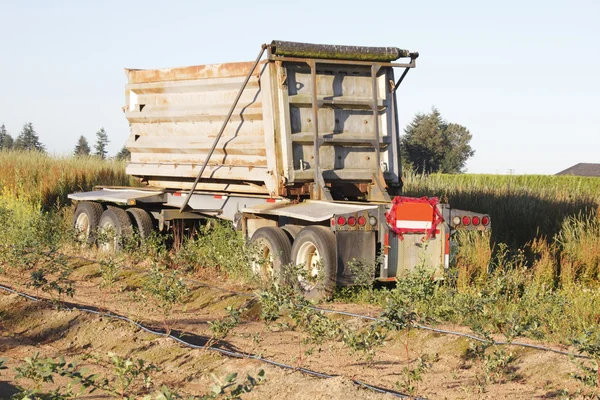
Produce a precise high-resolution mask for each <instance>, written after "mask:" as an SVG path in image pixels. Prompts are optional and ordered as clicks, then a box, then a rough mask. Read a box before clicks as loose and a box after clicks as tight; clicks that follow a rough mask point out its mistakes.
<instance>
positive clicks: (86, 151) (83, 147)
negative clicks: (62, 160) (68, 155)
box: [73, 135, 91, 156]
mask: <svg viewBox="0 0 600 400" xmlns="http://www.w3.org/2000/svg"><path fill="white" fill-rule="evenodd" d="M90 151H91V150H90V145H89V144H88V141H87V139H86V138H85V137H84V136H83V135H81V136H79V140H78V141H77V145H76V146H75V150H74V151H73V154H74V155H75V156H89V155H90Z"/></svg>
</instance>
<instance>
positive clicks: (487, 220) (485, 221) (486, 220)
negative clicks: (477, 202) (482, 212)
mask: <svg viewBox="0 0 600 400" xmlns="http://www.w3.org/2000/svg"><path fill="white" fill-rule="evenodd" d="M481 224H482V225H483V226H488V225H489V224H490V217H488V216H487V215H486V216H485V217H483V218H481Z"/></svg>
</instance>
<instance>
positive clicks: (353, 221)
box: [348, 217, 356, 226]
mask: <svg viewBox="0 0 600 400" xmlns="http://www.w3.org/2000/svg"><path fill="white" fill-rule="evenodd" d="M348 225H350V226H354V225H356V218H354V217H348Z"/></svg>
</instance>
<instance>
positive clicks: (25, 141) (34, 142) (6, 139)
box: [0, 122, 130, 160]
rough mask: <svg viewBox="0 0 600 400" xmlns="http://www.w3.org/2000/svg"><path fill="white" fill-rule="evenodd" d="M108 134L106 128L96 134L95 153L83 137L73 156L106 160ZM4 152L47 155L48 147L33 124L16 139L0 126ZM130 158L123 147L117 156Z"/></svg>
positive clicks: (24, 129)
mask: <svg viewBox="0 0 600 400" xmlns="http://www.w3.org/2000/svg"><path fill="white" fill-rule="evenodd" d="M109 142H110V141H109V140H108V134H107V133H106V130H105V129H104V128H100V129H99V130H98V131H97V132H96V143H95V144H94V151H93V153H92V149H91V148H90V145H89V143H88V141H87V139H86V138H85V136H83V135H81V136H80V137H79V139H78V140H77V144H76V145H75V149H74V150H73V155H74V156H76V157H82V156H96V157H99V158H101V159H103V160H105V159H106V158H107V156H108V151H107V147H108V143H109ZM2 150H17V151H37V152H40V153H46V146H44V145H43V144H42V142H41V141H40V138H39V136H38V134H37V132H36V131H35V129H34V127H33V124H32V123H31V122H28V123H26V124H25V125H23V129H22V130H21V132H20V133H19V135H18V136H17V138H16V139H13V137H12V136H11V135H10V134H9V133H8V132H7V130H6V126H5V125H4V124H2V126H0V151H2ZM129 156H130V153H129V151H128V150H127V149H126V148H125V146H123V148H122V149H121V150H120V151H119V152H118V153H117V155H116V156H115V158H116V159H118V160H125V159H128V158H129Z"/></svg>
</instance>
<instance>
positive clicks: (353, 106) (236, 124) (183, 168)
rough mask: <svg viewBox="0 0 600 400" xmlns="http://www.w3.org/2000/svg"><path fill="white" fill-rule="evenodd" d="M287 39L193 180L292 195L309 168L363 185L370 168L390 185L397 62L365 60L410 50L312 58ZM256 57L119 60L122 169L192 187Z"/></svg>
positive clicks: (208, 186)
mask: <svg viewBox="0 0 600 400" xmlns="http://www.w3.org/2000/svg"><path fill="white" fill-rule="evenodd" d="M285 43H288V42H279V51H280V52H281V51H283V55H282V53H279V54H277V51H278V50H277V47H275V46H274V45H270V46H271V47H270V48H269V51H268V56H267V58H266V59H265V60H263V61H261V62H260V63H259V64H258V65H257V67H256V68H255V69H254V70H253V71H252V75H251V77H250V80H249V82H248V84H247V86H246V88H245V90H244V91H243V93H242V95H241V98H240V101H239V103H238V104H237V106H236V107H235V109H234V112H233V114H232V116H231V118H230V120H229V121H228V122H227V124H226V127H225V130H224V132H223V135H222V137H221V139H220V140H219V141H218V143H217V145H216V148H215V151H214V152H213V153H212V155H211V157H210V159H209V161H208V164H207V167H206V169H205V171H204V173H203V175H202V179H200V180H199V183H198V186H197V187H196V190H210V191H218V192H228V193H253V194H262V195H266V196H275V197H282V196H291V195H292V193H295V194H297V193H299V192H302V191H303V190H305V188H306V187H308V186H307V185H309V184H310V183H311V182H315V181H316V178H315V177H317V176H322V178H323V185H328V186H331V185H336V184H339V183H352V184H353V185H354V187H366V186H365V185H367V186H368V185H369V184H370V183H372V182H373V180H374V178H376V177H382V178H383V179H384V180H385V181H386V183H387V185H388V186H392V187H393V186H398V185H399V182H400V180H399V175H400V165H399V157H398V156H397V154H398V127H397V121H396V111H395V104H394V102H395V94H394V82H395V81H394V71H393V65H392V64H390V63H389V62H386V61H365V60H366V59H367V60H368V59H369V58H373V57H375V58H376V59H377V60H380V59H382V58H381V57H383V59H386V60H387V59H390V57H392V58H393V57H396V56H399V57H404V56H410V57H411V62H412V63H413V64H414V57H415V56H414V53H408V52H406V51H405V50H400V49H396V48H382V49H383V50H381V51H378V50H373V51H372V52H371V53H370V54H371V57H363V58H362V59H361V60H358V61H356V60H353V61H349V60H339V59H337V60H334V59H332V60H327V59H319V60H315V59H309V58H302V57H300V56H298V54H305V55H310V54H311V51H313V53H314V52H315V51H317V50H318V51H319V52H321V53H320V54H324V55H327V54H328V53H327V48H320V47H319V48H313V49H312V50H311V49H310V48H306V47H304V48H303V50H302V51H303V52H304V53H293V52H292V50H290V47H289V46H290V45H289V44H287V45H286V44H285ZM285 46H288V47H287V49H288V50H287V51H284V50H285V49H286V47H285ZM372 49H377V48H372ZM346 50H347V51H348V52H349V53H348V54H350V53H351V52H356V51H359V52H360V48H350V49H346ZM334 51H335V52H337V54H338V55H339V54H343V52H344V51H345V50H344V49H341V48H339V47H336V49H335V50H334ZM382 52H383V53H382ZM386 54H387V56H386ZM313 56H314V54H313ZM317 56H318V55H317ZM339 57H344V56H343V55H342V56H339ZM346 57H350V55H348V56H346ZM386 57H387V58H386ZM315 58H316V57H315ZM253 65H254V64H253V63H251V62H239V63H227V64H210V65H199V66H191V67H182V68H166V69H150V70H139V69H127V70H126V71H125V72H126V75H127V85H126V89H125V100H126V105H125V107H124V110H125V113H126V117H127V119H128V121H129V123H130V127H131V134H130V136H129V139H128V140H127V143H126V147H127V148H128V149H129V151H130V152H131V162H129V164H128V165H127V173H128V174H131V175H134V176H137V177H140V178H142V180H143V181H144V182H146V183H147V184H149V185H151V186H154V187H159V188H170V189H189V188H190V187H191V186H192V183H193V181H194V179H195V178H196V176H197V174H198V172H199V171H200V169H201V168H202V165H203V164H204V162H205V159H206V157H207V155H208V154H209V153H210V149H211V147H212V145H213V142H214V140H215V138H216V137H217V135H218V133H219V130H220V129H221V126H222V125H223V122H224V121H225V120H226V117H227V114H228V111H229V108H230V107H231V105H232V103H233V102H234V99H235V97H236V95H237V94H238V92H239V89H240V87H241V86H242V83H243V81H244V79H245V78H246V76H247V75H248V74H249V72H250V69H251V68H252V66H253ZM407 65H408V64H407ZM407 65H402V66H407ZM409 66H410V65H409ZM413 66H414V65H413ZM312 68H315V74H314V77H313V75H312ZM313 79H314V82H316V85H315V87H314V88H313ZM315 91H316V93H314V92H315ZM313 94H315V95H316V96H313ZM315 99H316V100H317V103H318V104H317V105H316V107H317V108H318V109H317V115H316V117H317V118H316V119H317V120H318V130H317V129H316V128H317V127H316V126H315V114H314V111H315V110H313V103H314V100H315ZM315 133H317V136H318V140H317V141H315ZM315 143H317V148H318V151H317V152H315ZM315 156H317V157H315ZM317 160H318V163H317ZM360 185H363V186H360ZM293 190H296V192H293ZM365 190H366V189H365Z"/></svg>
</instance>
